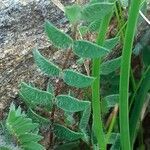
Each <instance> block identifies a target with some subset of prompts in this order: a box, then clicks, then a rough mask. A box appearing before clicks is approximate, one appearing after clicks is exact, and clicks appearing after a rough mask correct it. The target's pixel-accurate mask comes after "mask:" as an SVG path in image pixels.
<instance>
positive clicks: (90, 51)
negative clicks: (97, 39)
mask: <svg viewBox="0 0 150 150" xmlns="http://www.w3.org/2000/svg"><path fill="white" fill-rule="evenodd" d="M73 51H74V53H75V54H76V55H78V56H80V57H83V58H92V59H95V58H100V57H103V56H105V55H106V54H108V52H109V50H108V49H106V48H104V47H101V46H99V45H97V44H94V43H91V42H88V41H84V40H79V41H75V42H74V44H73Z"/></svg>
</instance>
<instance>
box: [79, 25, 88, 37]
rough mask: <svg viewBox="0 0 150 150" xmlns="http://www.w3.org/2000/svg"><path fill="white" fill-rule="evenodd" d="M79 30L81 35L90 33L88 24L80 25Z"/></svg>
mask: <svg viewBox="0 0 150 150" xmlns="http://www.w3.org/2000/svg"><path fill="white" fill-rule="evenodd" d="M78 31H79V33H80V35H81V36H84V35H86V34H87V33H88V27H87V26H79V27H78Z"/></svg>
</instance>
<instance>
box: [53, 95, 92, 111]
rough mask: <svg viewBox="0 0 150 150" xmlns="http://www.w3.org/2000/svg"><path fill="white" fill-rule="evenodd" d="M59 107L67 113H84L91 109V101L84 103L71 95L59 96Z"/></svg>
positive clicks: (57, 100)
mask: <svg viewBox="0 0 150 150" xmlns="http://www.w3.org/2000/svg"><path fill="white" fill-rule="evenodd" d="M56 104H57V107H59V108H61V109H63V110H64V111H67V112H79V111H84V110H85V109H87V108H88V107H90V102H89V101H82V100H79V99H77V98H74V97H71V96H69V95H59V96H57V97H56Z"/></svg>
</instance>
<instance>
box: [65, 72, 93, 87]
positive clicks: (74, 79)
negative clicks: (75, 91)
mask: <svg viewBox="0 0 150 150" xmlns="http://www.w3.org/2000/svg"><path fill="white" fill-rule="evenodd" d="M63 80H64V82H65V83H66V84H68V85H70V86H74V87H76V88H84V87H88V86H91V84H92V83H93V81H94V78H93V77H89V76H86V75H83V74H81V73H79V72H77V71H73V70H70V69H65V70H64V76H63Z"/></svg>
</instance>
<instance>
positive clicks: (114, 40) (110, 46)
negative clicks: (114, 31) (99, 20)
mask: <svg viewBox="0 0 150 150" xmlns="http://www.w3.org/2000/svg"><path fill="white" fill-rule="evenodd" d="M119 40H120V38H119V37H115V38H111V39H107V40H106V41H105V42H104V47H105V48H107V49H109V50H112V49H113V48H114V47H115V46H116V45H117V44H118V43H119Z"/></svg>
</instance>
